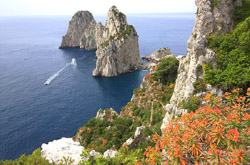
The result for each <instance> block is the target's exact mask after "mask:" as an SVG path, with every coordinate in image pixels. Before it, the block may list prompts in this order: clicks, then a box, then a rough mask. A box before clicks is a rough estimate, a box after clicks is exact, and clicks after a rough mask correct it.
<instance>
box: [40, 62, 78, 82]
mask: <svg viewBox="0 0 250 165" xmlns="http://www.w3.org/2000/svg"><path fill="white" fill-rule="evenodd" d="M70 65H74V66H76V65H77V64H76V59H75V58H73V59H72V62H69V63H67V64H66V65H65V66H64V67H63V68H61V69H60V70H59V71H57V72H56V73H54V74H53V75H52V76H50V77H49V78H48V79H47V80H46V81H45V83H44V85H49V84H50V83H51V82H52V81H53V80H54V79H55V78H56V77H58V76H59V74H60V73H61V72H62V71H63V70H64V69H66V68H67V67H68V66H70Z"/></svg>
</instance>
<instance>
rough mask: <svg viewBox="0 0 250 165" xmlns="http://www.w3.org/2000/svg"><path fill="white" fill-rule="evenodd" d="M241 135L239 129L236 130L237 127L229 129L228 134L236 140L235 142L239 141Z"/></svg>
mask: <svg viewBox="0 0 250 165" xmlns="http://www.w3.org/2000/svg"><path fill="white" fill-rule="evenodd" d="M239 136H240V133H239V132H238V131H237V130H235V129H230V130H229V131H228V134H227V137H228V138H229V139H231V140H232V141H234V142H237V141H238V139H239Z"/></svg>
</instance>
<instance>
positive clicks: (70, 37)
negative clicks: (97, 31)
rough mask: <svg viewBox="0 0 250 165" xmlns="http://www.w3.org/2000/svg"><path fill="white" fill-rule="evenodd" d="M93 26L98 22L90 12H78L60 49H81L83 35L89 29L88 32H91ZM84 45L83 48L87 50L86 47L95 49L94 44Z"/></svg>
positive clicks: (70, 23)
mask: <svg viewBox="0 0 250 165" xmlns="http://www.w3.org/2000/svg"><path fill="white" fill-rule="evenodd" d="M93 24H96V22H95V20H94V17H93V15H92V14H91V13H90V12H89V11H78V12H77V13H75V14H74V16H73V17H72V19H71V20H70V22H69V26H68V31H67V34H66V35H65V36H63V38H62V43H61V46H60V47H59V48H65V47H79V46H80V40H81V38H82V35H83V34H84V32H85V31H86V29H87V28H88V27H89V28H88V30H89V31H91V30H90V29H91V27H92V26H93ZM90 35H91V34H90ZM91 41H92V40H91ZM83 44H84V46H83ZM83 44H82V47H83V48H85V46H87V47H91V48H92V47H93V43H90V44H86V42H85V43H83Z"/></svg>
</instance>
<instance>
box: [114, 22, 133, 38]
mask: <svg viewBox="0 0 250 165" xmlns="http://www.w3.org/2000/svg"><path fill="white" fill-rule="evenodd" d="M123 28H124V30H123V31H122V33H121V34H119V35H118V39H122V38H125V39H126V38H127V37H128V35H130V34H131V33H133V35H134V36H137V33H136V31H135V28H134V27H133V26H132V25H125V26H124V27H123Z"/></svg>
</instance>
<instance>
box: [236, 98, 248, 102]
mask: <svg viewBox="0 0 250 165" xmlns="http://www.w3.org/2000/svg"><path fill="white" fill-rule="evenodd" d="M245 100H246V98H245V97H239V98H238V99H237V101H238V102H239V103H240V102H244V101H245Z"/></svg>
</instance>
